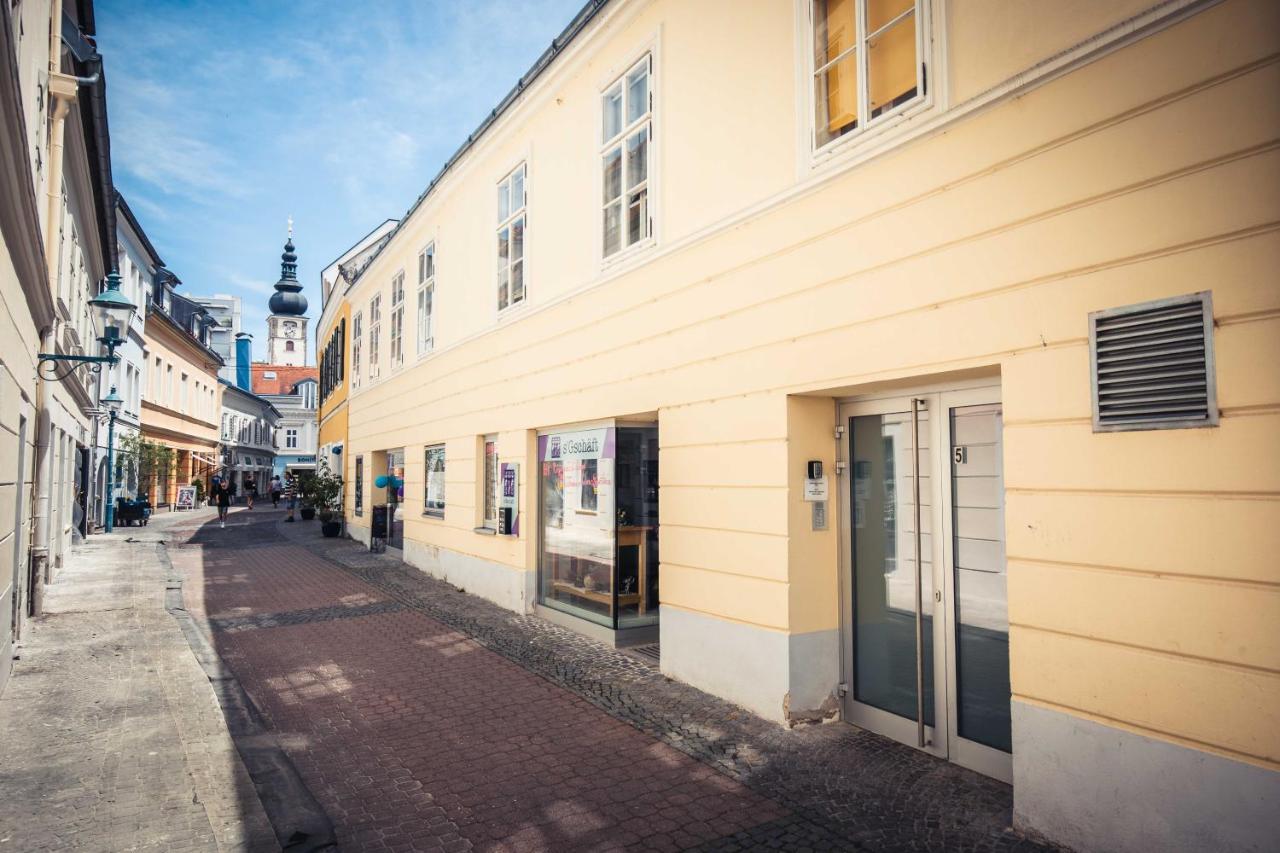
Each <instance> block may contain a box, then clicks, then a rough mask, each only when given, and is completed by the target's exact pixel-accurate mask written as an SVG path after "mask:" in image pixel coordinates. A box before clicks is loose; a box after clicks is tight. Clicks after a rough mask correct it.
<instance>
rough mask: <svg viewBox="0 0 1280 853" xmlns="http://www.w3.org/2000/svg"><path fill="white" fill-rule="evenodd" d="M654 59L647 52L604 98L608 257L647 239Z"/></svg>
mask: <svg viewBox="0 0 1280 853" xmlns="http://www.w3.org/2000/svg"><path fill="white" fill-rule="evenodd" d="M652 76H653V57H652V55H646V56H645V57H644V58H643V59H641V60H640V61H639V62H637V63H636V64H635V65H634V66H632V67H631V68H630V69H629V70H628V71H627V72H626V73H625V74H623V75H622V76H621V77H619V78H618V79H617V80H615V81H614V82H613V83H612V84H610V85H609V86H608V87H607V88H606V89H605V91H604V94H603V95H602V96H601V113H602V121H601V152H600V169H601V178H602V180H601V187H602V188H603V198H602V200H601V204H602V205H603V211H602V213H601V217H602V225H603V232H602V233H603V239H604V244H603V246H602V251H603V253H604V257H606V258H608V257H609V256H611V255H613V254H616V253H617V252H620V251H622V250H623V249H625V248H627V247H629V246H634V245H636V244H637V243H641V242H643V241H644V240H646V239H648V237H649V235H650V234H651V233H652V231H653V220H652V218H651V217H650V213H649V211H650V205H649V171H650V170H649V159H650V153H649V152H650V151H651V150H652V148H653V146H652V145H651V144H650V142H651V141H652V125H651V122H650V119H651V118H652V116H653V87H652V85H651V80H650V78H651V77H652Z"/></svg>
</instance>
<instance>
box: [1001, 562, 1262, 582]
mask: <svg viewBox="0 0 1280 853" xmlns="http://www.w3.org/2000/svg"><path fill="white" fill-rule="evenodd" d="M1005 560H1006V562H1007V563H1019V564H1021V565H1025V566H1052V567H1053V568H1064V569H1081V570H1083V571H1089V572H1102V573H1104V574H1117V575H1133V576H1136V577H1145V578H1153V579H1156V580H1177V581H1188V582H1191V583H1208V584H1214V585H1220V586H1240V587H1245V588H1248V589H1262V590H1273V591H1280V575H1278V579H1277V580H1274V581H1263V580H1252V579H1250V578H1223V577H1217V576H1215V575H1197V574H1183V573H1180V572H1170V571H1159V570H1157V569H1136V568H1132V567H1130V566H1109V565H1106V564H1105V563H1079V562H1073V561H1070V560H1046V559H1043V558H1040V557H1021V556H1017V555H1014V554H1009V555H1008V556H1006V557H1005Z"/></svg>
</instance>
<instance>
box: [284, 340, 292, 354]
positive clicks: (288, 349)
mask: <svg viewBox="0 0 1280 853" xmlns="http://www.w3.org/2000/svg"><path fill="white" fill-rule="evenodd" d="M284 351H285V352H293V341H285V342H284Z"/></svg>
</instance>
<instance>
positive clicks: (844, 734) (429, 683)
mask: <svg viewBox="0 0 1280 853" xmlns="http://www.w3.org/2000/svg"><path fill="white" fill-rule="evenodd" d="M280 519H281V515H280V514H279V513H276V512H270V511H262V510H257V511H254V512H252V513H250V512H248V511H244V510H238V511H235V512H233V513H232V516H231V519H230V521H229V523H228V526H227V528H226V529H220V528H218V527H217V526H216V525H214V524H200V525H189V524H188V525H183V526H175V527H174V528H173V529H172V531H171V533H172V536H173V537H174V541H173V547H171V549H170V554H171V557H172V560H173V564H174V567H175V568H176V569H177V570H178V571H180V572H181V573H183V574H184V575H185V578H186V583H185V590H186V593H185V594H186V602H187V606H188V608H189V609H190V610H191V612H192V613H193V615H195V616H196V617H197V618H199V619H207V620H208V624H209V626H210V628H211V629H212V635H213V637H214V644H215V646H216V648H217V650H218V652H219V653H220V654H221V656H222V657H223V659H224V660H225V661H226V662H227V664H228V665H229V667H230V668H231V669H232V670H233V671H234V672H235V674H236V675H237V676H238V677H239V679H240V681H241V683H242V684H243V685H244V687H245V689H246V690H247V692H248V693H249V695H250V696H251V697H252V698H253V700H254V701H255V703H256V704H257V705H258V706H259V708H260V710H261V711H262V713H263V716H264V718H265V720H266V723H267V725H268V727H269V728H270V729H271V730H272V731H273V733H274V734H275V736H276V737H277V738H278V740H279V742H280V743H281V744H282V745H283V746H284V748H285V750H286V751H287V752H288V754H289V756H290V758H291V759H292V761H293V763H294V764H295V765H296V766H297V768H298V770H299V772H300V773H301V776H302V778H303V779H304V780H305V782H306V783H307V785H308V787H310V789H311V791H312V793H314V795H315V796H316V798H317V799H318V800H319V801H320V803H321V804H322V805H323V807H324V809H325V810H326V811H327V812H328V814H329V816H330V818H331V819H332V821H333V823H334V825H335V829H336V832H337V837H338V840H339V844H340V846H341V848H342V849H344V850H436V849H439V850H466V849H482V850H557V851H562V850H610V849H625V848H629V849H637V850H641V849H643V850H677V849H691V848H692V849H705V850H743V849H757V848H775V849H789V850H790V849H795V850H801V849H867V850H885V851H888V850H925V849H936V850H1033V849H1041V848H1039V847H1038V846H1036V845H1034V844H1033V843H1032V842H1030V841H1028V840H1025V839H1022V838H1020V837H1019V836H1018V835H1016V834H1014V833H1013V832H1012V831H1010V830H1009V829H1007V824H1008V820H1009V813H1010V806H1011V796H1010V791H1009V789H1008V787H1006V786H1004V785H1001V784H998V783H996V782H993V781H990V780H987V779H985V778H983V777H980V776H977V775H975V774H972V773H969V772H967V771H964V770H961V769H959V768H956V767H954V766H951V765H947V764H945V763H942V762H938V761H935V760H933V759H931V758H928V757H926V756H923V755H920V754H918V753H916V752H915V751H913V750H909V749H906V748H903V747H900V746H898V745H896V744H892V743H890V742H888V741H886V740H884V739H882V738H880V737H877V736H874V735H871V734H867V733H865V732H862V731H859V730H857V729H854V728H853V727H851V726H846V725H839V724H837V725H826V726H817V727H810V728H805V729H798V730H794V731H784V730H782V729H780V728H778V727H777V726H775V725H773V724H770V723H766V722H764V721H762V720H759V719H757V718H755V717H754V716H752V715H751V714H749V713H747V712H745V711H743V710H741V709H739V708H736V707H735V706H732V705H730V704H728V703H724V702H721V701H718V700H716V699H714V698H712V697H709V696H707V695H706V694H703V693H700V692H698V691H696V690H693V689H691V688H689V687H686V686H684V685H681V684H678V683H675V682H672V681H670V680H668V679H666V678H665V677H663V676H662V675H661V674H660V673H659V672H658V671H657V670H656V669H654V668H653V667H652V665H651V664H650V663H648V662H646V661H643V660H641V659H639V658H637V657H633V656H631V655H628V654H625V653H621V652H617V651H614V650H612V649H609V648H607V647H604V646H601V645H599V644H597V643H594V642H592V641H589V640H586V639H583V638H581V637H579V636H578V635H576V634H574V633H571V632H568V631H565V630H563V629H560V628H558V627H555V626H552V625H550V624H548V623H546V622H544V621H542V620H540V619H537V618H535V617H531V616H518V615H516V614H512V613H509V612H507V611H504V610H502V609H500V608H498V607H497V606H495V605H492V604H490V603H488V602H485V601H483V600H482V599H479V598H477V597H475V596H470V595H465V594H462V593H461V592H460V591H458V590H456V589H455V588H453V587H451V586H448V585H447V584H444V583H442V582H439V581H436V580H434V579H431V578H429V577H427V576H425V575H423V574H422V573H420V572H418V571H417V570H415V569H413V568H411V567H408V566H405V565H404V564H402V563H399V562H398V561H397V560H395V559H393V558H391V557H388V556H381V555H372V554H369V553H368V552H367V551H366V550H364V549H363V548H362V547H361V546H359V545H358V544H356V543H353V542H350V541H346V540H327V539H323V538H322V537H321V536H320V535H319V529H318V523H315V522H312V523H305V522H304V523H299V524H294V525H286V524H283V523H280Z"/></svg>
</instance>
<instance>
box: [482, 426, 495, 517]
mask: <svg viewBox="0 0 1280 853" xmlns="http://www.w3.org/2000/svg"><path fill="white" fill-rule="evenodd" d="M483 447H484V462H483V465H484V470H483V482H484V495H483V497H482V503H481V506H482V508H483V517H482V519H481V525H482V526H483V527H484V528H486V529H488V530H497V529H498V437H497V436H496V435H486V436H485V437H484V439H483Z"/></svg>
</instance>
